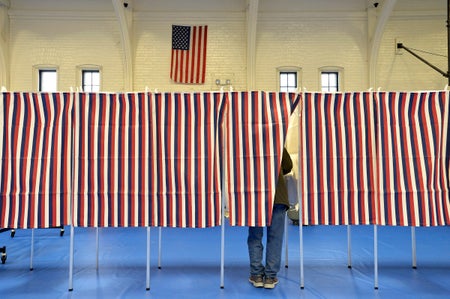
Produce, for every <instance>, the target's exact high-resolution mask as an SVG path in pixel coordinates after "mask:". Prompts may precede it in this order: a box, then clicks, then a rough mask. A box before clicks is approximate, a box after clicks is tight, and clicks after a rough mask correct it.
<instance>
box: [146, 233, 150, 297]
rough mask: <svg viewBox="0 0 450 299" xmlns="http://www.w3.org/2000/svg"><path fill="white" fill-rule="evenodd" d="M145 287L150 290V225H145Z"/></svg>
mask: <svg viewBox="0 0 450 299" xmlns="http://www.w3.org/2000/svg"><path fill="white" fill-rule="evenodd" d="M145 289H146V290H147V291H149V290H150V227H149V226H147V275H146V282H145Z"/></svg>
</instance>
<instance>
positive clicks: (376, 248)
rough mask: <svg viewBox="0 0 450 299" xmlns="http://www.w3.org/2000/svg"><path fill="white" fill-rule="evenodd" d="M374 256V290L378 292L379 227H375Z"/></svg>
mask: <svg viewBox="0 0 450 299" xmlns="http://www.w3.org/2000/svg"><path fill="white" fill-rule="evenodd" d="M373 256H374V275H375V283H374V288H375V290H378V232H377V226H376V225H374V226H373Z"/></svg>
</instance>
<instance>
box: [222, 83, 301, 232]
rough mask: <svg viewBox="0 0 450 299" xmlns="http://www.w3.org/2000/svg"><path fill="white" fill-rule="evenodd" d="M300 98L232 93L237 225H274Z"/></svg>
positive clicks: (231, 191) (230, 182)
mask: <svg viewBox="0 0 450 299" xmlns="http://www.w3.org/2000/svg"><path fill="white" fill-rule="evenodd" d="M299 99H300V96H299V95H297V94H293V93H276V92H263V91H261V92H259V91H253V92H230V93H228V105H227V107H228V110H227V111H228V112H227V115H228V117H227V121H226V133H225V134H226V138H225V139H226V143H227V144H226V163H227V164H226V165H225V168H226V172H227V183H226V188H227V191H226V193H227V197H228V209H229V217H230V224H231V225H236V226H266V225H270V222H271V217H272V208H273V200H274V196H275V187H276V184H277V179H278V172H279V171H280V163H281V158H282V153H283V146H284V143H285V139H286V133H287V128H288V124H289V117H290V115H291V113H292V111H294V109H295V107H296V105H297V104H298V102H299Z"/></svg>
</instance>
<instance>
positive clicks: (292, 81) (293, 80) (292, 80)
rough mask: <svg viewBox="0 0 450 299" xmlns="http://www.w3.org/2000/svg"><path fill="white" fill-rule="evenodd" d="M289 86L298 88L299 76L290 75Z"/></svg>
mask: <svg viewBox="0 0 450 299" xmlns="http://www.w3.org/2000/svg"><path fill="white" fill-rule="evenodd" d="M288 86H290V87H293V86H297V76H296V75H295V74H289V75H288Z"/></svg>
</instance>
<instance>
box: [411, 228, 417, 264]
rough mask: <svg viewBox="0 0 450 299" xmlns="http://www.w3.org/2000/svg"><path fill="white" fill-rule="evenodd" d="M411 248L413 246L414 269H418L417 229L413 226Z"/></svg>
mask: <svg viewBox="0 0 450 299" xmlns="http://www.w3.org/2000/svg"><path fill="white" fill-rule="evenodd" d="M411 246H412V267H413V269H417V259H416V228H415V227H414V226H411Z"/></svg>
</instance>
